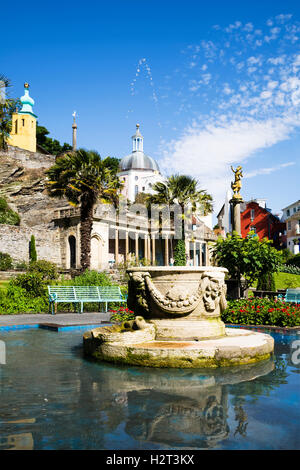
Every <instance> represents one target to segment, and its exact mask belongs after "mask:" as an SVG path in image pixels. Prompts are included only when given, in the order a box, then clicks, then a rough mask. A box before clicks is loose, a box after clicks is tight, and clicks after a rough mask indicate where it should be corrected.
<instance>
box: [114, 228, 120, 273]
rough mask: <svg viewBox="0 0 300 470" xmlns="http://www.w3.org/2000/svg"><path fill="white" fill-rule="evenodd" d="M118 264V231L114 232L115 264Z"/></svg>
mask: <svg viewBox="0 0 300 470" xmlns="http://www.w3.org/2000/svg"><path fill="white" fill-rule="evenodd" d="M118 262H119V231H118V229H117V228H116V230H115V264H118Z"/></svg>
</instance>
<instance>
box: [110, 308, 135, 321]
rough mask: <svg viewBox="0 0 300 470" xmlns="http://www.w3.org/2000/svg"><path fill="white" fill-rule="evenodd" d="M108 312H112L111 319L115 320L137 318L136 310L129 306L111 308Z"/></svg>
mask: <svg viewBox="0 0 300 470" xmlns="http://www.w3.org/2000/svg"><path fill="white" fill-rule="evenodd" d="M108 312H109V313H110V314H111V317H110V319H111V321H113V322H117V323H119V322H123V321H127V320H134V319H135V315H134V312H133V311H132V310H129V308H127V307H120V308H118V309H117V310H109V311H108Z"/></svg>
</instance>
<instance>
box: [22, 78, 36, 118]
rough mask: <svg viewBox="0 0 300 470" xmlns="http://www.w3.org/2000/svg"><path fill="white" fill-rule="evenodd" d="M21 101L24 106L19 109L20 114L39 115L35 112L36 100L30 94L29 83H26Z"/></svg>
mask: <svg viewBox="0 0 300 470" xmlns="http://www.w3.org/2000/svg"><path fill="white" fill-rule="evenodd" d="M20 101H21V103H22V108H21V110H20V111H19V114H31V115H32V116H34V117H37V116H36V115H35V114H34V112H33V109H32V108H33V105H34V100H33V99H32V98H31V96H29V85H28V83H25V84H24V95H23V96H21V98H20Z"/></svg>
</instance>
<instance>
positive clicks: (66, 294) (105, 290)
mask: <svg viewBox="0 0 300 470" xmlns="http://www.w3.org/2000/svg"><path fill="white" fill-rule="evenodd" d="M48 293H49V311H50V309H51V313H52V315H54V314H55V313H56V311H57V304H58V303H72V304H74V306H75V310H76V306H77V305H78V312H79V313H83V304H84V303H87V302H97V303H99V304H101V303H104V304H105V311H106V312H107V307H108V303H109V302H118V303H125V302H127V298H126V297H125V296H123V295H122V293H121V290H120V287H119V286H105V287H103V286H99V287H98V286H48Z"/></svg>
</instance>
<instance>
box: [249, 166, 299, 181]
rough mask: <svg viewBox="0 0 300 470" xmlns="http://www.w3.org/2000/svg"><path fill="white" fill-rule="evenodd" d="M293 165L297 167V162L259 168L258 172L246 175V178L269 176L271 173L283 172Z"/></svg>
mask: <svg viewBox="0 0 300 470" xmlns="http://www.w3.org/2000/svg"><path fill="white" fill-rule="evenodd" d="M292 165H296V162H287V163H281V164H280V165H275V166H273V167H271V168H258V169H257V170H254V171H250V172H248V173H244V178H253V177H254V176H260V175H269V174H270V173H273V172H274V171H278V170H282V169H283V168H286V167H289V166H292Z"/></svg>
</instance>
